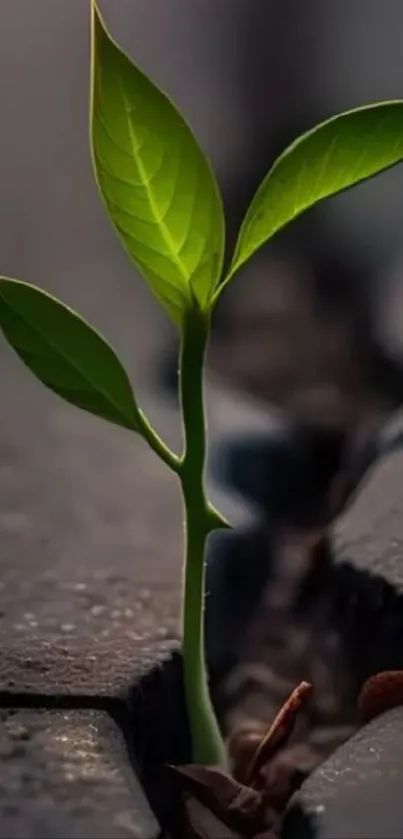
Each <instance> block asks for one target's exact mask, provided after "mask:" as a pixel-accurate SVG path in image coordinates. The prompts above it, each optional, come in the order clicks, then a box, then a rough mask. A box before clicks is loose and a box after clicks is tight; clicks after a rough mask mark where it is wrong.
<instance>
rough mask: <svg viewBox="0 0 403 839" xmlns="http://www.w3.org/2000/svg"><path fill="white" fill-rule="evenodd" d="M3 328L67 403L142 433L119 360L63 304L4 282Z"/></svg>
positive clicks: (0, 281) (0, 290) (0, 280)
mask: <svg viewBox="0 0 403 839" xmlns="http://www.w3.org/2000/svg"><path fill="white" fill-rule="evenodd" d="M0 327H1V329H2V330H3V333H4V335H5V337H6V338H7V340H8V342H9V343H10V344H11V346H12V347H13V348H14V350H15V351H16V352H17V353H18V355H19V356H20V358H21V359H22V361H24V362H25V364H26V365H27V366H28V367H29V368H30V370H31V371H32V373H34V374H35V375H36V376H37V377H38V379H40V380H41V382H43V383H44V384H45V385H47V387H49V388H50V389H51V390H53V391H54V392H55V393H57V394H59V396H62V397H63V398H64V399H66V400H67V402H71V403H72V404H73V405H77V406H78V407H79V408H84V410H86V411H90V412H91V413H92V414H96V415H97V416H99V417H102V418H103V419H106V420H109V421H110V422H114V423H116V424H117V425H122V426H123V427H125V428H130V429H131V430H134V431H137V430H138V421H137V413H138V409H137V406H136V403H135V401H134V396H133V393H132V389H131V386H130V382H129V380H128V378H127V375H126V373H125V371H124V369H123V367H122V365H121V363H120V361H119V359H118V358H117V356H116V355H115V353H114V351H113V350H112V349H111V348H110V346H109V345H108V344H107V343H106V341H105V340H104V339H103V338H101V336H100V335H99V334H98V333H97V332H96V331H95V330H94V329H93V328H92V327H91V326H89V325H88V324H87V323H86V322H85V320H83V319H82V318H81V317H80V316H79V315H77V314H76V313H75V312H73V311H72V310H71V309H69V308H68V307H67V306H65V305H64V304H63V303H60V302H59V301H58V300H55V298H54V297H52V296H51V295H50V294H47V292H45V291H41V290H40V289H39V288H36V287H35V286H32V285H28V284H27V283H23V282H20V281H19V280H10V279H6V278H5V277H0Z"/></svg>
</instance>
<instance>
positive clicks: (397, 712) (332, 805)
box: [287, 708, 403, 839]
mask: <svg viewBox="0 0 403 839" xmlns="http://www.w3.org/2000/svg"><path fill="white" fill-rule="evenodd" d="M402 732H403V708H396V709H394V710H393V711H389V712H388V713H386V714H383V715H382V716H380V717H378V718H376V719H374V720H372V722H371V723H370V724H369V725H368V726H366V727H365V728H363V729H361V730H360V731H359V732H358V733H357V734H356V735H355V736H354V737H352V738H351V739H350V740H349V741H348V742H347V743H345V745H343V746H342V747H341V748H340V749H338V750H337V751H336V752H335V753H334V754H333V755H332V756H331V757H330V758H329V759H328V760H327V761H326V762H325V763H324V764H323V765H322V766H321V767H319V769H318V770H317V771H316V772H314V773H313V774H312V775H311V777H310V778H309V779H308V781H307V782H306V783H305V784H304V786H303V789H302V791H301V793H300V794H299V795H298V796H297V799H298V801H299V802H301V803H302V805H303V807H304V809H305V810H306V811H307V812H308V813H309V814H312V815H313V816H314V818H315V822H316V833H315V835H316V836H317V837H318V839H379V837H380V836H382V837H385V839H400V837H401V836H402V834H403V805H402V796H401V790H402V783H403V769H402V767H403V733H402ZM289 829H290V833H289V834H288V833H287V836H288V835H290V837H291V836H293V835H295V837H298V836H299V833H298V831H297V830H296V831H295V834H293V832H292V830H291V825H290V828H289Z"/></svg>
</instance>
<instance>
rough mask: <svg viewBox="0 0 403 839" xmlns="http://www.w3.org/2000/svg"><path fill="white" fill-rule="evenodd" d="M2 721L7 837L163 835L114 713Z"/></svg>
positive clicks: (1, 801) (12, 716) (146, 838)
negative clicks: (126, 748) (127, 751)
mask: <svg viewBox="0 0 403 839" xmlns="http://www.w3.org/2000/svg"><path fill="white" fill-rule="evenodd" d="M0 720H1V727H0V758H1V772H0V837H2V839H3V837H4V839H6V838H7V839H10V837H11V839H14V838H15V839H86V837H88V839H90V837H91V838H92V837H94V836H97V837H100V839H102V837H104V839H107V837H108V838H109V839H110V837H116V839H118V837H119V839H120V837H121V839H125V837H138V839H151V837H155V836H156V835H157V833H158V827H157V823H156V821H155V819H154V817H153V815H152V813H151V811H150V809H149V806H148V804H147V801H146V799H145V797H144V794H143V792H142V790H141V788H140V786H139V784H138V782H137V780H136V777H135V776H134V774H133V772H132V771H131V768H130V765H129V762H128V760H127V755H126V752H125V743H124V740H123V737H122V734H121V732H120V731H119V729H118V728H117V726H116V725H115V724H114V723H113V722H112V720H111V719H110V718H109V717H108V715H107V714H105V713H100V712H94V711H85V712H84V711H81V712H78V711H74V712H72V711H52V712H39V711H32V710H31V711H18V712H15V713H11V712H10V711H6V710H2V711H1V712H0Z"/></svg>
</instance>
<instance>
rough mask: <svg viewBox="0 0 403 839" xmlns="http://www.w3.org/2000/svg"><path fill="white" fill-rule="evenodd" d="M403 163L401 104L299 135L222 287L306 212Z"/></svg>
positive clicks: (260, 196) (273, 174) (252, 214)
mask: <svg viewBox="0 0 403 839" xmlns="http://www.w3.org/2000/svg"><path fill="white" fill-rule="evenodd" d="M402 159H403V101H394V102H384V103H380V104H375V105H369V106H365V107H363V108H358V109H356V110H353V111H347V112H346V113H343V114H339V115H338V116H335V117H332V118H331V119H329V120H327V121H326V122H323V123H321V124H320V125H318V126H316V127H315V128H313V129H312V130H311V131H308V132H307V133H306V134H303V135H302V136H301V137H299V138H298V139H297V140H296V141H295V142H294V143H293V144H292V145H291V146H289V148H287V149H286V150H285V152H283V154H282V155H280V157H279V158H278V159H277V160H276V162H275V163H274V165H273V167H272V168H271V170H270V171H269V173H268V175H267V176H266V178H265V179H264V180H263V182H262V183H261V185H260V187H259V189H258V191H257V193H256V195H255V197H254V198H253V200H252V203H251V205H250V207H249V209H248V211H247V213H246V216H245V219H244V222H243V224H242V227H241V231H240V234H239V238H238V242H237V245H236V248H235V252H234V257H233V260H232V264H231V267H230V270H229V273H228V276H227V278H226V280H225V282H224V283H223V286H224V285H225V283H226V282H227V281H228V280H229V279H230V278H231V276H232V275H233V274H234V273H235V271H237V270H238V268H240V266H241V265H243V264H244V262H246V260H247V259H249V257H250V256H251V255H252V254H253V253H254V252H255V251H257V250H258V248H260V247H261V246H262V245H263V244H264V243H265V242H267V241H268V240H269V239H270V238H271V237H272V236H273V235H274V234H275V233H276V232H277V231H279V230H280V229H281V228H282V227H284V226H285V225H286V224H288V223H289V222H290V221H292V219H294V218H296V216H298V215H300V213H302V212H303V211H304V210H307V209H308V208H309V207H312V206H313V205H314V204H316V203H317V202H318V201H321V200H322V199H323V198H328V197H329V196H330V195H335V194H336V193H338V192H342V191H343V190H345V189H348V188H349V187H352V186H354V184H357V183H359V182H360V181H363V180H366V179H367V178H371V177H372V176H373V175H376V174H377V173H378V172H381V171H382V170H384V169H388V168H389V167H390V166H393V165H395V164H396V163H398V162H399V161H401V160H402Z"/></svg>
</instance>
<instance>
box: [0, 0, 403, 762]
mask: <svg viewBox="0 0 403 839" xmlns="http://www.w3.org/2000/svg"><path fill="white" fill-rule="evenodd" d="M91 20H92V27H91V32H92V35H91V55H92V59H91V109H90V110H91V113H90V146H91V155H92V161H93V166H94V172H95V177H96V181H97V184H98V188H99V193H100V196H101V198H102V200H103V203H104V205H105V207H106V210H107V213H108V215H109V219H110V222H111V223H112V225H113V227H114V228H115V230H116V231H117V233H118V235H119V237H120V240H121V242H122V244H123V246H124V247H125V249H126V251H127V252H128V254H129V256H130V258H131V260H132V261H133V263H134V264H135V266H136V268H137V269H138V270H139V272H140V273H141V274H142V276H143V278H144V279H145V281H146V282H147V284H148V286H149V288H150V289H151V291H152V292H153V294H154V295H155V297H156V298H157V300H158V301H159V302H160V304H161V305H162V306H163V307H164V308H165V311H166V314H167V315H168V317H169V318H170V319H171V321H172V322H173V323H174V324H175V327H176V329H177V330H178V333H179V335H180V345H181V349H180V359H179V374H180V375H179V378H180V401H181V416H182V423H183V439H184V445H183V452H182V453H181V454H176V453H175V452H173V451H171V450H170V449H169V448H168V446H167V445H166V444H165V443H164V442H163V440H162V439H161V438H160V437H159V436H158V435H157V433H156V432H155V430H154V429H153V428H152V427H151V425H150V423H149V422H148V420H147V418H146V417H145V415H144V413H143V412H142V411H141V409H140V407H139V405H138V404H137V401H136V398H135V396H134V393H133V390H132V387H131V384H130V382H129V379H128V376H127V374H126V372H125V370H124V369H123V366H122V364H121V363H120V361H119V359H118V358H117V356H116V354H115V353H114V351H113V350H112V349H111V347H110V346H109V345H108V344H107V342H106V341H105V340H104V338H102V337H101V336H100V335H99V334H98V333H97V332H96V331H95V330H94V329H93V328H92V327H91V326H89V325H88V324H87V323H86V322H85V321H84V320H83V319H82V318H81V317H80V316H79V315H78V314H76V313H75V312H73V311H72V310H71V309H69V308H68V307H67V306H65V305H64V304H63V303H61V302H59V301H58V300H56V299H55V298H54V297H52V296H50V295H49V294H47V293H45V292H44V291H42V290H40V289H39V288H36V287H34V286H32V285H30V284H27V283H23V282H20V281H18V280H14V279H6V278H1V279H0V327H1V328H2V330H3V332H4V335H5V337H6V339H7V340H8V341H9V343H10V344H11V346H12V347H13V348H14V349H15V351H16V352H17V353H18V355H19V356H20V358H21V359H22V360H23V362H25V364H26V365H27V366H28V367H29V368H30V370H31V371H32V372H33V373H34V374H35V375H36V376H37V377H38V378H39V379H40V380H41V381H42V382H43V383H44V384H45V385H47V387H49V388H51V389H52V390H53V391H55V392H56V393H57V394H58V395H59V396H61V397H63V398H64V399H65V400H67V401H68V402H71V403H73V404H74V405H77V406H79V407H80V408H83V409H84V410H86V411H89V412H91V413H93V414H96V415H98V416H99V417H102V418H104V419H105V420H108V421H109V422H112V423H115V424H117V425H120V426H122V427H123V428H124V429H128V430H129V431H132V432H135V433H136V434H138V435H140V436H142V437H143V438H144V440H145V441H146V442H147V443H148V445H149V446H150V447H151V448H152V449H153V450H154V451H155V453H156V454H157V455H158V456H159V457H160V458H161V459H162V460H163V461H164V463H166V465H167V466H168V467H169V468H170V469H171V470H172V471H173V472H174V473H175V474H176V475H177V477H178V479H179V482H180V486H181V489H182V497H183V507H184V518H185V534H186V536H185V540H186V546H185V568H184V583H183V616H182V620H183V626H182V628H183V660H184V682H185V694H186V703H187V711H188V718H189V724H190V731H191V738H192V748H193V760H194V761H195V762H198V763H204V764H210V765H212V764H223V763H224V762H225V753H224V747H223V742H222V738H221V735H220V731H219V728H218V724H217V721H216V718H215V715H214V713H213V709H212V706H211V701H210V696H209V689H208V680H207V675H206V668H205V662H204V642H203V589H204V552H205V544H206V539H207V537H208V535H209V534H210V533H211V532H212V531H214V530H216V529H218V528H222V527H226V526H227V524H226V522H225V520H224V519H223V517H222V516H221V515H220V514H219V513H218V512H217V511H216V510H215V509H214V508H213V507H212V506H211V504H210V503H209V501H208V499H207V498H206V493H205V486H204V478H205V459H206V421H205V414H204V401H203V366H204V357H205V351H206V345H207V341H208V337H209V331H210V323H211V317H212V313H213V310H214V307H215V305H216V303H217V300H218V298H219V297H220V295H221V294H222V292H223V290H224V288H225V287H226V286H227V285H228V283H229V282H230V280H231V278H232V277H233V276H234V274H235V273H236V272H237V271H239V269H240V268H241V267H242V266H243V265H244V264H245V263H246V262H247V261H248V260H249V259H250V258H251V257H252V256H253V254H254V253H255V252H256V251H257V250H258V249H259V248H261V247H262V246H263V245H264V244H265V243H267V242H268V241H269V240H270V239H271V238H272V237H273V236H274V234H275V233H276V232H277V231H279V230H281V229H282V228H283V227H284V226H285V225H287V224H288V223H289V222H291V221H292V219H294V218H296V217H297V216H299V215H300V214H301V213H302V212H303V211H304V210H307V209H308V208H309V207H312V206H313V205H314V204H317V202H319V201H321V200H323V199H324V198H327V197H329V196H331V195H335V194H336V193H339V192H341V191H343V190H346V189H348V188H349V187H352V186H353V185H354V184H357V183H359V182H360V181H364V180H365V179H367V178H371V177H372V176H374V175H375V174H376V173H378V172H380V171H382V170H385V169H388V168H389V167H391V166H393V165H395V164H397V163H398V162H399V161H401V160H402V159H403V101H391V102H383V103H379V104H374V105H370V106H366V107H363V108H359V109H356V110H352V111H349V112H346V113H342V114H339V115H337V116H335V117H333V118H331V119H329V120H327V121H326V122H323V123H322V124H320V125H318V126H316V127H315V128H314V129H312V130H311V131H308V132H307V133H306V134H304V135H302V136H301V137H299V139H297V140H296V141H295V142H294V143H293V144H292V145H291V146H290V147H289V148H287V149H286V151H285V152H284V153H283V154H282V155H281V156H280V157H279V158H278V159H277V160H276V161H275V163H274V165H273V166H272V167H271V169H270V171H269V172H268V174H267V175H266V177H265V178H264V180H263V182H262V184H261V186H260V187H259V189H258V191H257V193H256V195H255V197H254V198H253V200H252V203H251V204H250V207H249V209H248V211H247V213H246V216H245V219H244V222H243V224H242V226H241V230H240V232H239V236H238V241H237V244H236V247H235V251H234V254H233V257H232V261H231V263H230V265H229V268H228V270H227V271H226V272H225V271H224V269H223V253H224V216H223V209H222V203H221V198H220V192H219V189H218V187H217V184H216V181H215V178H214V174H213V172H212V170H211V168H210V165H209V163H208V162H207V160H206V157H205V156H204V154H203V152H202V151H201V149H200V148H199V146H198V144H197V142H196V140H195V138H194V136H193V134H192V132H191V130H190V129H189V127H188V125H187V124H186V122H185V120H184V119H183V117H182V116H181V114H180V113H178V111H177V110H176V108H175V107H174V106H173V104H172V103H171V102H170V100H169V99H168V98H167V97H166V96H165V94H164V93H162V92H161V91H160V90H159V89H158V88H157V87H156V86H155V85H154V84H153V83H152V82H151V81H150V79H149V78H147V76H145V75H144V73H142V72H141V71H140V70H139V69H138V68H137V67H136V66H135V65H134V64H133V63H132V62H131V60H130V59H129V58H128V57H127V55H125V53H124V52H122V50H121V49H120V48H119V47H118V45H117V44H116V43H115V42H114V41H113V39H112V38H111V36H110V34H109V32H108V29H107V27H106V25H105V23H104V21H103V19H102V16H101V14H100V11H99V9H98V6H97V3H96V2H95V0H92V2H91Z"/></svg>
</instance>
